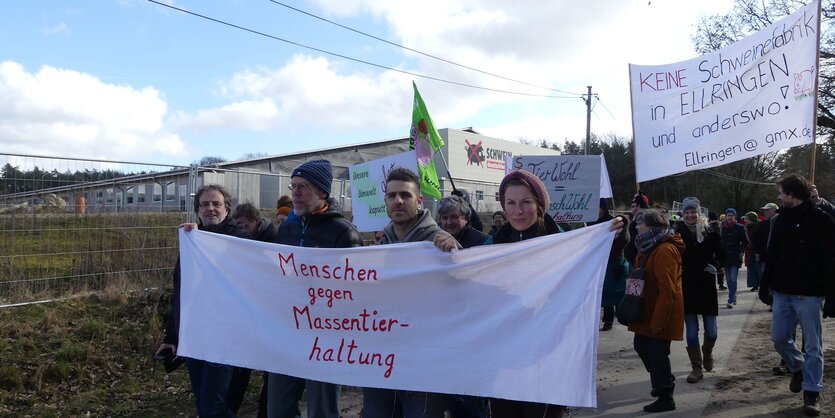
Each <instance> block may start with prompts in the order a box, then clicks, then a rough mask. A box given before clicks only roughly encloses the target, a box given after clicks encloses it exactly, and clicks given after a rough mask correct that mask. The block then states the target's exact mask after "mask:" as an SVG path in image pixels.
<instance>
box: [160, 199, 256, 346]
mask: <svg viewBox="0 0 835 418" xmlns="http://www.w3.org/2000/svg"><path fill="white" fill-rule="evenodd" d="M197 229H199V230H201V231H206V232H215V233H218V234H224V235H232V236H239V237H242V238H243V237H245V236H244V235H242V233H241V231H240V230H239V229H238V228H237V227H236V226H235V225H233V224H232V217H231V216H227V217H226V219H224V220H223V222H221V223H219V224H217V225H203V224H200V225H198V226H197ZM180 274H181V273H180V258H179V257H177V263H176V264H174V269H173V270H172V274H171V275H172V279H173V281H174V294H172V295H171V312H169V313H168V321H167V322H166V324H165V338H163V340H162V342H163V343H165V344H174V345H177V344H178V343H179V341H180V280H181V276H180Z"/></svg>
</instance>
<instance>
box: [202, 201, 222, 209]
mask: <svg viewBox="0 0 835 418" xmlns="http://www.w3.org/2000/svg"><path fill="white" fill-rule="evenodd" d="M209 206H211V207H213V208H215V209H220V208H221V207H223V203H221V202H217V201H215V202H200V207H201V208H202V209H208V208H209Z"/></svg>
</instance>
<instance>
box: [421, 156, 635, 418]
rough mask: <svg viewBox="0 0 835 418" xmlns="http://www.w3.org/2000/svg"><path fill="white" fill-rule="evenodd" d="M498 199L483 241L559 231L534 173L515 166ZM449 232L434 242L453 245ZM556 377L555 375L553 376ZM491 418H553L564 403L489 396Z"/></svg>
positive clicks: (619, 223) (617, 224)
mask: <svg viewBox="0 0 835 418" xmlns="http://www.w3.org/2000/svg"><path fill="white" fill-rule="evenodd" d="M499 202H500V203H501V205H502V209H503V210H504V212H505V216H506V217H507V223H505V224H504V225H502V226H501V227H500V228H499V229H498V230H497V231H496V233H495V234H493V235H491V236H488V237H487V240H486V241H485V242H484V244H485V245H487V244H503V243H512V242H519V241H523V240H526V239H531V238H537V237H541V236H544V235H550V234H556V233H558V232H561V229H560V227H559V226H558V225H557V223H556V222H555V221H554V219H553V218H551V217H550V216H548V215H547V213H548V209H547V208H548V205H549V198H548V191H547V189H546V188H545V185H544V184H543V183H542V181H541V180H539V178H538V177H536V176H535V175H533V174H531V173H529V172H527V171H524V170H516V171H513V172H511V173H509V174H508V175H506V176H505V177H504V179H502V182H501V184H500V185H499ZM621 228H623V219H622V218H620V217H617V218H615V219H613V220H612V230H617V229H621ZM450 239H452V240H454V238H453V237H451V236H440V235H439V236H438V237H436V239H435V245H436V246H437V247H439V248H441V249H445V248H453V247H454V245H453V244H454V243H447V242H446V241H447V240H450ZM555 378H556V377H555ZM490 410H491V412H492V413H491V417H492V418H506V417H508V418H510V417H512V418H556V417H562V416H563V414H564V412H565V407H564V406H561V405H549V404H544V403H536V402H525V401H514V400H508V399H491V400H490Z"/></svg>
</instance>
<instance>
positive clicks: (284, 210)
mask: <svg viewBox="0 0 835 418" xmlns="http://www.w3.org/2000/svg"><path fill="white" fill-rule="evenodd" d="M291 210H292V209H290V207H289V206H282V207H280V208H278V210H277V211H276V212H275V214H276V215H284V216H290V211H291Z"/></svg>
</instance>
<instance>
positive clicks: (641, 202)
mask: <svg viewBox="0 0 835 418" xmlns="http://www.w3.org/2000/svg"><path fill="white" fill-rule="evenodd" d="M632 203H634V204H636V205H638V207H639V208H641V209H649V197H647V195H645V194H643V193H641V192H638V194H636V195H635V196H632Z"/></svg>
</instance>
